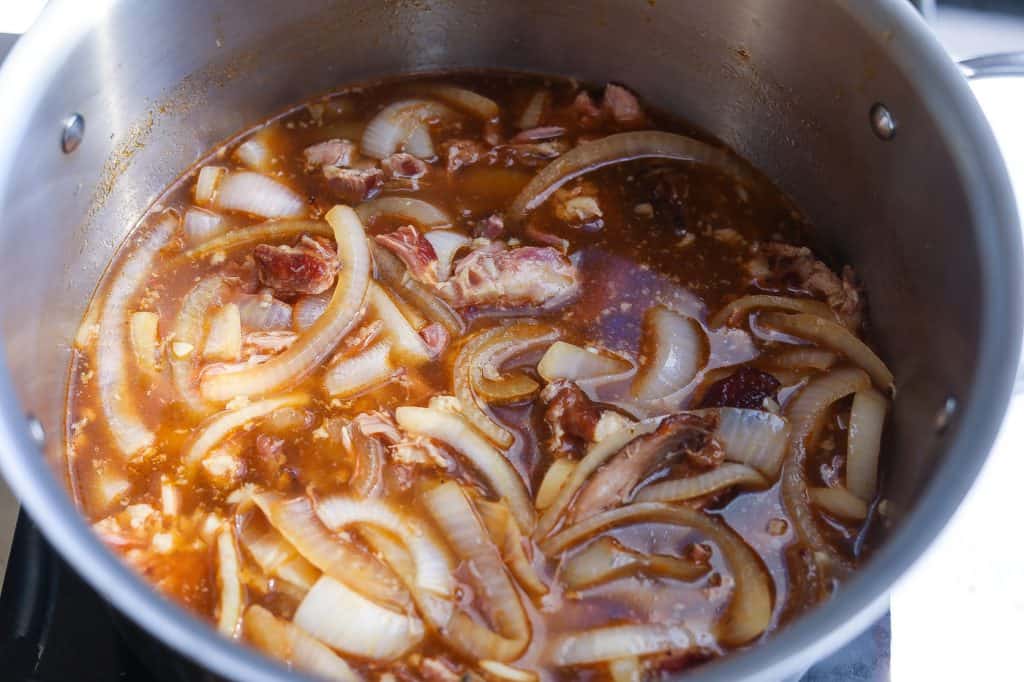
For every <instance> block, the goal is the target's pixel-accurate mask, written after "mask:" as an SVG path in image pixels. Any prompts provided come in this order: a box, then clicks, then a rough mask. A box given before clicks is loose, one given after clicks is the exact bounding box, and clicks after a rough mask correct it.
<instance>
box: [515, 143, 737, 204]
mask: <svg viewBox="0 0 1024 682" xmlns="http://www.w3.org/2000/svg"><path fill="white" fill-rule="evenodd" d="M649 158H660V159H675V160H678V161H691V162H694V163H699V164H703V165H709V166H714V167H715V168H717V169H719V170H721V171H724V172H726V173H729V174H731V175H734V176H737V177H739V178H741V179H743V178H746V177H748V176H749V175H750V173H749V171H747V169H746V168H744V167H743V166H742V164H740V162H739V161H738V160H737V159H736V158H735V157H734V156H732V155H731V154H730V153H729V152H727V151H726V150H724V149H719V148H717V147H712V146H711V145H709V144H707V143H706V142H700V141H699V140H695V139H693V138H692V137H685V136H683V135H676V134H674V133H666V132H661V131H654V130H643V131H639V132H630V133H616V134H614V135H609V136H607V137H603V138H601V139H599V140H595V141H593V142H587V143H586V144H581V145H579V146H578V147H576V148H574V149H572V150H570V151H569V152H567V153H565V154H563V155H562V156H560V157H558V158H557V159H555V160H554V161H552V162H551V163H549V164H548V165H547V166H545V167H544V168H543V169H542V170H541V171H540V172H539V173H537V175H535V176H534V177H533V179H531V180H530V182H529V183H527V185H526V187H524V188H523V189H522V191H521V192H520V193H519V195H518V196H517V197H516V198H515V200H514V201H513V202H512V205H511V206H510V207H509V211H508V215H509V216H510V217H511V218H512V219H513V220H515V221H521V220H522V219H523V218H525V217H526V214H527V213H529V212H530V211H532V210H533V209H535V208H537V207H538V206H540V205H541V204H542V203H544V202H545V201H546V200H547V198H548V197H549V196H551V194H552V193H553V192H554V191H555V190H557V189H558V188H559V187H561V186H562V185H564V184H565V183H567V182H569V181H570V180H572V179H574V178H577V177H579V176H581V175H584V174H585V173H589V172H591V171H594V170H597V169H598V168H604V167H605V166H609V165H612V164H615V163H622V162H624V161H633V160H634V159H649Z"/></svg>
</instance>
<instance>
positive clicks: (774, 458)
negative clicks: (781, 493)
mask: <svg viewBox="0 0 1024 682" xmlns="http://www.w3.org/2000/svg"><path fill="white" fill-rule="evenodd" d="M697 412H698V413H699V414H706V413H715V414H717V415H718V428H717V429H716V430H715V439H716V440H718V442H719V443H720V444H721V445H722V447H723V448H724V449H725V458H726V459H727V460H729V461H730V462H736V463H737V464H745V465H747V466H750V467H753V468H755V469H757V470H758V471H760V472H761V473H762V474H764V475H765V476H766V477H767V478H768V479H769V480H772V481H774V480H775V479H776V478H778V476H779V469H781V468H782V459H783V458H784V457H785V456H786V451H787V449H788V446H789V434H790V426H789V422H787V421H786V420H785V419H783V418H782V417H780V416H778V415H776V414H772V413H771V412H765V411H764V410H745V409H740V408H737V407H718V408H713V409H707V410H697Z"/></svg>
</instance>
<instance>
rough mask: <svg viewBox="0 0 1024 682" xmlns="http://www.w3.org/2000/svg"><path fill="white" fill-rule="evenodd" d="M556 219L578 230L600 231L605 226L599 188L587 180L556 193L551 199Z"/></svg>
mask: <svg viewBox="0 0 1024 682" xmlns="http://www.w3.org/2000/svg"><path fill="white" fill-rule="evenodd" d="M551 199H552V202H553V203H554V207H555V217H557V218H558V219H559V220H561V221H562V222H564V223H565V224H567V225H569V226H570V227H574V228H576V229H582V230H587V231H594V230H599V229H601V228H602V227H603V226H604V212H603V211H602V210H601V206H600V204H598V203H597V187H596V186H595V185H594V184H593V183H592V182H588V181H586V180H584V181H582V182H575V183H572V184H571V186H568V187H562V188H561V189H558V190H556V191H555V193H554V195H553V196H552V197H551Z"/></svg>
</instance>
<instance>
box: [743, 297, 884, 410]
mask: <svg viewBox="0 0 1024 682" xmlns="http://www.w3.org/2000/svg"><path fill="white" fill-rule="evenodd" d="M758 321H759V322H760V323H761V324H763V325H765V326H768V327H771V328H773V329H777V330H778V331H781V332H783V333H784V334H791V335H793V336H796V337H799V338H801V339H807V340H808V341H813V342H814V343H819V344H821V345H823V346H826V347H828V348H831V349H832V350H835V351H838V352H840V353H842V354H843V355H845V356H846V357H848V358H849V359H850V360H851V361H852V362H853V363H854V364H856V365H859V366H860V367H861V368H862V369H863V370H864V371H865V372H867V373H868V374H869V375H871V379H872V381H874V382H875V384H876V385H877V386H878V387H879V388H881V389H882V390H883V391H892V390H893V376H892V372H890V371H889V368H888V367H886V366H885V363H884V362H882V360H881V358H879V357H878V356H877V355H875V352H874V351H873V350H871V349H870V348H868V346H867V345H866V344H865V343H864V342H863V341H861V340H860V339H858V338H857V337H856V335H854V334H853V332H851V331H850V330H849V329H847V328H846V327H844V326H843V325H841V324H839V323H838V322H833V321H831V320H826V319H825V318H822V317H817V316H815V315H806V314H796V315H787V314H785V313H763V314H762V315H760V317H758Z"/></svg>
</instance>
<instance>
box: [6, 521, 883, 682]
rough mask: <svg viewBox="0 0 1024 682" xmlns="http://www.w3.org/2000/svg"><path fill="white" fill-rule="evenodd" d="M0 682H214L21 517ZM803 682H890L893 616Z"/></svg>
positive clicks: (8, 579) (12, 565) (11, 570)
mask: <svg viewBox="0 0 1024 682" xmlns="http://www.w3.org/2000/svg"><path fill="white" fill-rule="evenodd" d="M0 679H2V680H9V681H10V682H72V681H74V682H179V681H180V682H185V681H189V682H195V681H198V680H212V679H213V678H212V677H211V676H210V675H209V674H206V673H203V672H201V671H198V670H196V669H195V668H194V667H193V666H192V665H191V664H190V663H188V662H187V661H185V660H184V659H183V658H182V657H180V656H178V655H176V654H174V653H172V652H170V651H169V650H168V649H166V648H164V647H163V646H162V645H160V644H159V643H157V642H156V641H155V640H153V639H152V638H150V637H148V636H146V635H144V634H143V633H141V632H140V631H139V630H137V629H135V628H134V627H133V626H131V625H130V624H129V623H128V622H127V621H126V620H125V619H124V618H122V617H121V616H119V615H118V614H117V613H116V612H115V611H113V609H112V608H111V607H110V606H108V605H107V604H106V603H104V601H103V600H102V599H100V597H99V596H98V595H97V594H96V593H95V592H93V591H92V589H91V588H90V587H89V586H87V585H86V584H85V583H84V582H83V581H82V579H81V578H79V577H78V575H77V574H75V572H74V571H73V570H71V568H70V567H68V565H67V564H66V563H64V561H63V560H62V559H61V558H60V557H59V556H57V554H56V552H54V551H53V550H52V549H51V548H50V546H49V545H48V544H47V543H46V541H45V540H44V539H43V537H42V535H41V534H40V533H39V531H38V530H36V527H35V526H34V525H33V524H32V522H31V521H30V520H29V519H28V517H27V516H26V515H24V514H22V515H21V516H20V517H19V519H18V526H17V529H16V530H15V534H14V543H13V545H12V547H11V554H10V558H9V563H8V566H7V575H6V578H5V580H4V585H3V592H2V594H0ZM799 679H800V682H887V681H888V680H889V616H888V614H886V616H885V617H884V618H882V619H881V620H880V621H879V622H878V623H876V624H875V625H874V626H873V627H872V628H871V629H869V630H868V631H867V632H865V633H864V634H863V635H861V636H860V637H858V638H857V639H856V640H854V641H853V642H852V643H850V644H849V645H848V646H847V647H845V648H843V649H842V650H840V651H839V652H837V653H836V654H834V655H833V656H831V657H830V658H828V659H826V660H825V661H822V662H821V663H819V664H818V665H816V666H814V667H813V668H812V669H811V670H810V671H808V672H807V673H806V674H805V675H804V676H803V677H801V678H799Z"/></svg>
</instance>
